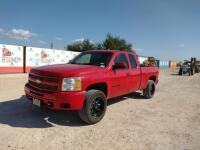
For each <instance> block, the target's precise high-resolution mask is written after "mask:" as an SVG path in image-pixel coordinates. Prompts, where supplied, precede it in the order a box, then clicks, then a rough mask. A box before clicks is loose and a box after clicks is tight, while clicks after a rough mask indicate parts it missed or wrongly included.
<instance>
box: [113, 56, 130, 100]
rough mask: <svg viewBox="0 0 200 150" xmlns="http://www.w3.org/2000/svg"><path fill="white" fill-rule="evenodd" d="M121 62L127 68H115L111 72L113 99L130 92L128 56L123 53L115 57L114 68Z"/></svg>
mask: <svg viewBox="0 0 200 150" xmlns="http://www.w3.org/2000/svg"><path fill="white" fill-rule="evenodd" d="M119 62H120V63H121V62H122V63H124V64H125V68H115V69H114V68H113V69H112V71H111V72H110V85H111V87H110V94H111V97H116V96H120V95H123V94H126V93H128V92H129V88H128V87H129V86H128V84H129V83H128V81H129V78H128V77H127V76H128V75H129V66H128V61H127V56H126V54H124V53H121V54H118V55H117V56H115V59H114V61H113V66H115V64H117V63H119Z"/></svg>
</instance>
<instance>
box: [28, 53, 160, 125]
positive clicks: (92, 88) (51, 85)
mask: <svg viewBox="0 0 200 150" xmlns="http://www.w3.org/2000/svg"><path fill="white" fill-rule="evenodd" d="M158 74H159V70H158V68H157V67H141V66H140V64H139V62H138V57H137V55H136V53H134V52H123V51H113V50H94V51H86V52H82V53H80V54H79V55H78V56H76V57H75V58H74V59H73V60H71V61H70V62H69V63H68V64H57V65H49V66H41V67H38V68H33V69H32V70H31V71H30V73H29V79H28V83H27V84H26V85H25V93H26V96H27V97H28V98H29V99H30V100H31V101H32V102H33V104H35V105H37V106H44V107H47V108H50V109H57V110H78V112H79V116H80V118H81V119H82V120H83V121H85V122H87V123H89V124H94V123H97V122H99V121H100V120H101V119H102V118H103V116H104V114H105V112H106V107H107V100H108V99H111V98H113V97H117V96H120V95H124V94H128V93H132V92H135V91H138V90H142V91H143V96H144V97H146V98H152V97H153V96H154V93H155V89H156V84H157V82H158Z"/></svg>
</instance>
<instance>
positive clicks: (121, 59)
mask: <svg viewBox="0 0 200 150" xmlns="http://www.w3.org/2000/svg"><path fill="white" fill-rule="evenodd" d="M118 62H124V63H125V65H126V68H128V61H127V59H126V55H124V54H119V55H117V56H116V57H115V60H114V64H116V63H118Z"/></svg>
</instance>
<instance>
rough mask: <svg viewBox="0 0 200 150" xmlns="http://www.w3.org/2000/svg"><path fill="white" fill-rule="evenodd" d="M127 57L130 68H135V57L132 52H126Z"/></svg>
mask: <svg viewBox="0 0 200 150" xmlns="http://www.w3.org/2000/svg"><path fill="white" fill-rule="evenodd" d="M128 57H129V60H130V63H131V68H137V64H136V61H135V57H134V56H133V55H132V54H128Z"/></svg>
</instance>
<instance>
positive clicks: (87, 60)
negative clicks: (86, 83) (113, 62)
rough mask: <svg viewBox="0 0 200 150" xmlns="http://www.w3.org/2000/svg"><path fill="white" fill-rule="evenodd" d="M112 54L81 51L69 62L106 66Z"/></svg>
mask: <svg viewBox="0 0 200 150" xmlns="http://www.w3.org/2000/svg"><path fill="white" fill-rule="evenodd" d="M112 54H113V53H112V52H95V51H94V52H92V51H91V52H83V53H81V54H79V55H78V56H76V57H75V58H74V59H73V60H72V61H70V64H79V65H93V66H100V67H107V65H108V64H109V62H110V59H111V57H112Z"/></svg>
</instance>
